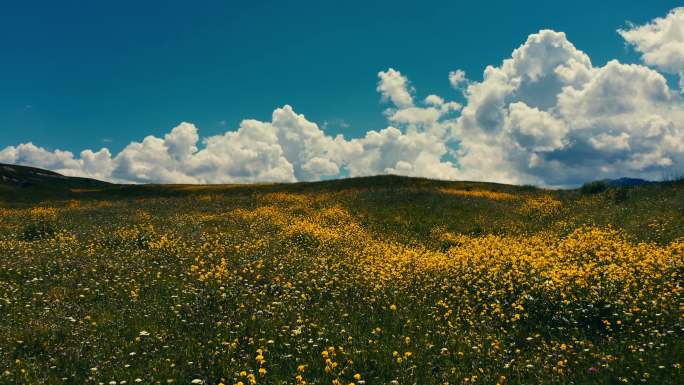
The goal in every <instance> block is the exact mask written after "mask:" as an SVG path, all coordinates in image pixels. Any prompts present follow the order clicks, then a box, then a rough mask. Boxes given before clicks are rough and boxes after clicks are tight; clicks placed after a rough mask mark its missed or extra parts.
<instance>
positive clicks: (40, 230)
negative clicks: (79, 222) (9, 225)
mask: <svg viewBox="0 0 684 385" xmlns="http://www.w3.org/2000/svg"><path fill="white" fill-rule="evenodd" d="M56 232H57V226H56V225H55V224H54V223H53V222H50V221H38V222H32V223H29V224H27V225H26V226H24V228H23V229H22V231H21V234H20V238H21V239H22V240H24V241H35V240H38V239H44V238H51V237H52V236H54V235H55V233H56Z"/></svg>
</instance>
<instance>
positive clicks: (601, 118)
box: [0, 8, 684, 186]
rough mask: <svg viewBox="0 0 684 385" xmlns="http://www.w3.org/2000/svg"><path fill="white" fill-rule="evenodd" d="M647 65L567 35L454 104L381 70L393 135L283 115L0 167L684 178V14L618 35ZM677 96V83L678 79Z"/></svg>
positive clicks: (256, 174) (305, 176) (117, 174)
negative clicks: (602, 59)
mask: <svg viewBox="0 0 684 385" xmlns="http://www.w3.org/2000/svg"><path fill="white" fill-rule="evenodd" d="M618 33H619V35H620V36H622V37H623V38H624V40H625V41H626V43H628V44H629V45H630V46H633V47H634V49H635V50H636V51H638V52H640V53H641V54H642V60H643V63H644V64H643V65H641V64H624V63H620V62H618V61H616V60H613V61H610V62H608V63H607V64H606V65H604V66H601V67H597V66H594V65H593V64H592V62H591V59H590V58H589V56H587V54H585V53H584V52H582V51H581V50H579V49H577V48H576V47H575V46H574V45H573V44H572V43H571V42H570V41H569V40H568V38H567V37H566V35H565V34H564V33H562V32H556V31H552V30H542V31H539V32H538V33H535V34H532V35H530V36H529V37H528V38H527V41H525V42H524V43H523V44H522V45H521V46H520V47H519V48H517V49H515V50H514V51H513V52H512V54H511V55H510V57H509V58H507V59H505V60H503V61H502V62H501V63H500V64H499V65H498V66H495V65H490V66H487V68H486V69H485V70H484V75H483V79H482V81H474V80H470V79H468V78H467V77H466V74H465V72H463V71H462V70H458V69H456V70H454V71H452V72H450V73H449V74H446V75H448V76H445V81H449V83H450V84H451V85H452V86H453V87H454V88H455V89H457V90H460V92H462V94H463V97H464V100H465V102H464V103H463V104H461V103H457V102H455V101H449V100H447V99H445V98H444V97H442V96H439V95H435V94H428V95H427V96H426V97H425V98H422V99H421V98H418V97H416V90H415V89H414V87H413V85H412V84H411V83H410V81H409V80H408V78H407V77H406V76H405V75H403V74H402V73H401V72H400V71H398V70H395V69H393V68H389V69H388V70H386V71H381V72H379V73H378V83H377V88H376V89H377V91H378V92H379V93H380V96H381V100H382V101H383V102H385V103H388V104H389V107H388V108H387V109H386V110H385V111H384V115H385V116H386V118H387V120H388V126H387V127H386V128H384V129H381V130H377V131H376V130H372V131H368V132H367V133H366V134H365V135H364V136H362V137H358V138H345V137H343V136H341V135H338V136H335V137H332V136H330V135H328V134H326V133H325V132H324V131H323V130H322V129H321V128H320V127H319V126H318V125H317V124H316V123H314V122H311V121H309V120H307V118H306V117H305V116H304V115H302V114H299V113H297V112H295V110H294V109H293V108H292V107H291V106H289V105H285V106H283V107H281V108H277V109H275V110H274V111H273V115H272V117H271V121H266V122H262V121H258V120H252V119H247V120H243V121H242V122H241V123H240V125H239V127H238V128H237V129H235V130H230V131H227V132H225V133H224V134H223V135H217V136H209V137H204V138H201V137H200V135H199V132H198V129H197V127H195V126H194V125H193V124H191V123H185V122H184V123H181V124H179V125H178V126H176V127H175V128H173V129H172V130H171V131H170V132H169V133H167V134H166V135H164V137H163V138H160V137H155V136H147V137H145V138H144V139H143V140H142V141H140V142H131V143H130V144H129V145H128V146H126V147H125V148H124V149H123V150H122V151H121V152H119V153H117V154H112V153H111V152H110V151H109V150H108V149H106V148H103V149H101V150H99V151H93V150H84V151H82V152H81V153H80V154H78V155H75V154H73V153H71V152H67V151H60V150H55V151H49V150H47V149H45V148H42V147H39V146H36V145H34V144H33V143H24V144H19V145H17V146H9V147H6V148H4V149H2V150H0V162H5V163H17V164H26V165H32V166H37V167H43V168H48V169H51V170H55V171H57V172H61V173H64V174H67V175H77V176H87V177H94V178H98V179H104V180H110V181H115V182H132V183H251V182H293V181H309V180H319V179H322V178H330V177H339V176H363V175H375V174H387V173H391V174H400V175H409V176H423V177H430V178H440V179H468V180H482V181H496V182H504V183H518V184H521V183H531V184H538V185H545V186H571V185H577V184H580V183H583V182H585V181H587V180H594V179H600V178H615V177H621V176H630V177H642V178H649V179H659V178H662V177H666V176H673V175H679V174H681V173H682V172H683V171H684V101H683V100H682V95H681V94H680V92H679V90H673V89H671V88H670V86H669V85H668V82H667V80H666V78H665V77H664V76H663V75H662V74H661V73H659V72H658V71H663V72H665V73H668V74H678V75H679V76H680V79H684V75H683V74H684V8H678V9H675V10H672V11H671V12H670V13H669V14H668V15H666V16H665V17H663V18H657V19H654V20H653V21H652V22H650V23H647V24H645V25H642V26H636V25H630V26H629V28H628V29H620V30H618ZM681 82H682V85H684V80H682V81H681Z"/></svg>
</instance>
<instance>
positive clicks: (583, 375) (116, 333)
mask: <svg viewBox="0 0 684 385" xmlns="http://www.w3.org/2000/svg"><path fill="white" fill-rule="evenodd" d="M0 192H1V191H0ZM3 194H4V195H2V194H0V384H36V385H38V384H111V385H116V384H138V383H141V384H207V385H209V384H211V385H216V384H223V385H254V384H293V385H295V384H296V385H304V384H332V385H336V384H338V385H349V384H357V385H363V384H368V385H370V384H392V385H397V384H401V385H404V384H419V385H421V384H468V385H469V384H500V385H503V384H604V383H608V384H619V383H626V384H634V383H651V384H681V383H684V369H682V365H684V287H683V284H684V183H682V182H669V183H659V184H652V185H642V186H635V187H629V188H607V189H597V190H596V191H593V190H591V191H581V190H565V191H560V190H558V191H557V190H544V189H538V188H534V187H529V186H527V187H518V186H506V185H497V184H484V183H467V182H439V181H431V180H425V179H414V178H401V177H394V176H385V177H373V178H358V179H350V180H342V181H329V182H320V183H312V184H292V185H260V186H128V187H118V186H115V187H110V188H108V187H98V188H91V189H83V190H78V189H70V190H69V191H68V193H64V194H52V195H51V194H50V193H49V192H42V193H41V192H40V191H36V192H35V194H34V195H31V194H27V193H25V192H22V193H16V192H15V193H13V194H14V195H12V194H10V193H7V192H4V193H3Z"/></svg>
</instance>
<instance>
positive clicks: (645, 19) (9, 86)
mask: <svg viewBox="0 0 684 385" xmlns="http://www.w3.org/2000/svg"><path fill="white" fill-rule="evenodd" d="M197 3H200V4H197ZM677 6H678V4H677V3H676V2H671V1H648V2H645V1H631V2H625V1H620V2H618V1H602V2H598V1H595V0H594V1H591V2H589V1H574V2H572V3H569V2H563V3H560V2H548V1H518V2H510V1H499V2H496V1H479V2H455V1H423V2H420V3H416V2H410V1H391V2H389V1H376V2H369V1H346V2H332V1H296V2H275V1H250V2H247V1H230V2H226V1H202V2H192V3H191V2H188V1H163V2H162V1H159V2H156V1H146V2H132V1H117V2H92V1H61V2H52V1H24V2H13V4H8V5H5V7H4V8H3V12H2V14H0V44H1V45H0V46H2V47H3V55H2V60H0V162H6V163H18V164H28V165H33V166H38V167H45V168H50V169H53V170H55V171H58V172H62V173H65V174H68V175H80V176H90V177H96V178H100V179H106V180H111V181H115V182H129V183H176V182H180V183H235V182H237V183H251V182H282V181H296V180H318V179H328V178H335V177H345V176H359V175H374V174H383V173H393V174H401V175H411V176H425V177H432V178H440V179H469V180H487V181H497V182H504V183H531V184H537V185H544V186H570V185H577V184H580V183H582V182H584V181H587V180H593V179H600V178H604V177H611V178H612V177H621V176H631V177H644V178H649V179H662V178H666V177H672V176H678V175H681V174H684V123H683V122H684V119H683V118H684V104H683V102H682V94H681V92H680V91H681V87H680V84H679V82H680V80H679V79H680V74H682V73H684V10H682V9H678V8H677ZM516 52H517V54H516ZM340 135H341V136H340Z"/></svg>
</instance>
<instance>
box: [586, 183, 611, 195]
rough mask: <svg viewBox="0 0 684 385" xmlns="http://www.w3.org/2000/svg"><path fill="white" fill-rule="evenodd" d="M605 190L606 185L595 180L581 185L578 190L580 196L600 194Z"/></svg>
mask: <svg viewBox="0 0 684 385" xmlns="http://www.w3.org/2000/svg"><path fill="white" fill-rule="evenodd" d="M606 189H608V184H606V182H604V181H601V180H597V181H593V182H587V183H585V184H583V185H582V187H581V188H580V192H581V193H582V194H588V195H592V194H599V193H602V192H604V191H606Z"/></svg>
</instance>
